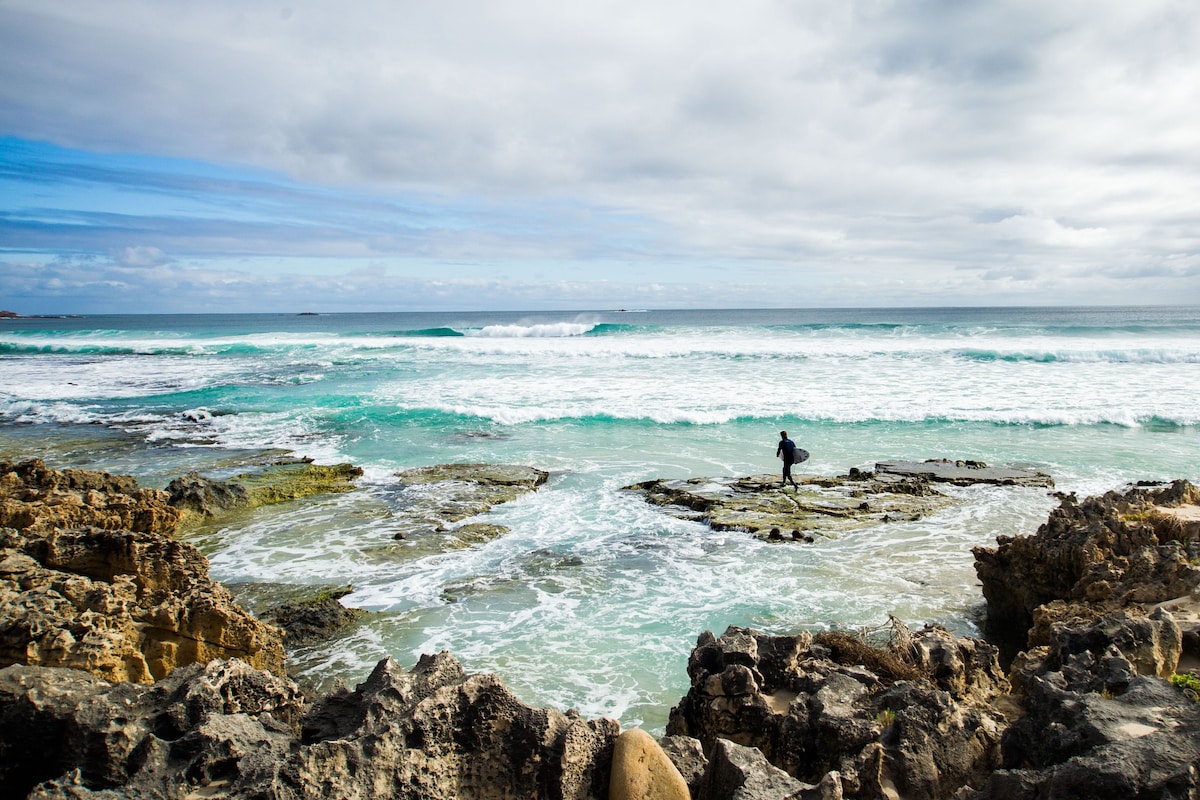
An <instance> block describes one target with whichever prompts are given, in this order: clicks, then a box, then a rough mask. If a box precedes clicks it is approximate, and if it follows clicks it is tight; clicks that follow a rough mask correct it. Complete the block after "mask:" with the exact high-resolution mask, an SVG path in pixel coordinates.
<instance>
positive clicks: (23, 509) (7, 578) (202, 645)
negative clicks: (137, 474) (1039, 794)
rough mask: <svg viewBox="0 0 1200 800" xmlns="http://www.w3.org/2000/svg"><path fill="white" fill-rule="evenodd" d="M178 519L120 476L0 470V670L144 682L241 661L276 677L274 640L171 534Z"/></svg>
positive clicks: (40, 468) (2, 466) (279, 662)
mask: <svg viewBox="0 0 1200 800" xmlns="http://www.w3.org/2000/svg"><path fill="white" fill-rule="evenodd" d="M179 518H180V516H179V512H178V511H177V510H176V509H174V508H172V507H170V506H168V505H167V504H166V493H165V492H161V491H158V490H153V489H141V488H139V487H138V486H137V483H136V481H134V480H133V479H132V478H129V477H127V476H112V475H109V474H107V473H101V472H90V471H87V470H63V471H58V470H52V469H49V468H47V467H46V465H45V464H44V463H43V462H42V461H40V460H38V459H31V460H28V461H23V462H20V463H17V464H14V463H11V462H3V463H0V665H3V666H7V665H9V664H15V663H19V664H40V665H44V666H65V667H74V668H77V669H82V670H86V671H88V672H91V673H93V674H95V675H98V676H100V677H102V678H105V679H107V680H128V681H133V682H138V683H150V682H152V681H154V680H156V679H159V678H162V677H165V676H166V675H168V674H169V673H170V672H171V671H172V670H173V669H175V668H176V667H179V666H183V665H186V664H189V663H192V662H194V661H209V660H212V659H214V658H232V657H238V658H243V659H245V660H246V661H248V662H249V663H251V664H252V665H253V666H255V667H256V668H261V669H267V670H270V671H272V672H275V673H277V674H282V673H283V669H284V655H283V646H282V644H281V641H280V636H279V632H278V631H277V630H276V629H275V628H272V627H271V626H269V625H266V624H265V623H263V622H260V621H259V620H257V619H255V618H254V617H253V616H252V615H251V614H249V613H248V612H246V611H245V610H243V609H242V608H241V607H240V606H238V605H237V604H236V603H235V602H234V601H233V598H232V596H231V595H230V594H229V592H228V590H226V589H225V587H223V586H221V585H220V584H218V583H216V582H215V581H213V580H211V579H210V578H209V576H208V559H206V558H205V557H204V555H203V554H202V553H200V551H199V550H197V549H196V548H195V547H193V546H191V545H189V544H187V543H184V542H180V541H177V540H175V539H173V538H170V536H171V534H173V533H174V531H175V528H176V526H177V525H178V523H179Z"/></svg>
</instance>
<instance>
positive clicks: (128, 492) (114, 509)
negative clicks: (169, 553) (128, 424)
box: [0, 458, 180, 536]
mask: <svg viewBox="0 0 1200 800" xmlns="http://www.w3.org/2000/svg"><path fill="white" fill-rule="evenodd" d="M179 519H180V512H179V511H178V510H177V509H175V508H172V507H171V506H170V505H168V503H167V494H166V493H164V492H162V491H160V490H158V489H143V488H141V487H139V486H138V484H137V481H136V480H135V479H133V478H132V477H130V476H128V475H110V474H108V473H107V472H96V471H93V470H83V469H65V470H56V469H50V468H49V467H47V466H46V463H45V462H44V461H42V460H41V459H40V458H34V459H29V460H26V461H21V462H15V463H14V462H11V461H0V528H4V527H7V528H16V529H18V530H31V529H32V530H42V531H45V530H52V529H54V528H77V527H93V528H104V529H106V530H128V531H137V532H141V533H154V534H159V535H162V536H171V535H173V534H174V533H175V530H176V528H177V527H178V525H179Z"/></svg>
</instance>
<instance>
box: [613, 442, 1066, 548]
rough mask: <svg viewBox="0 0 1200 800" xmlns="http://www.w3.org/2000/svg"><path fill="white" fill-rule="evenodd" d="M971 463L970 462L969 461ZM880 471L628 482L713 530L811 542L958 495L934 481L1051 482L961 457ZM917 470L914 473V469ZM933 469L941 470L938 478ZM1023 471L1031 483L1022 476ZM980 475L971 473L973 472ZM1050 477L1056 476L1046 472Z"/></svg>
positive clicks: (903, 516)
mask: <svg viewBox="0 0 1200 800" xmlns="http://www.w3.org/2000/svg"><path fill="white" fill-rule="evenodd" d="M964 463H965V462H964ZM880 467H886V468H884V469H878V470H877V471H876V472H864V471H861V470H857V469H853V470H851V471H850V472H849V473H848V474H846V475H840V476H837V477H832V478H825V477H802V478H800V479H799V480H798V482H799V484H800V486H799V488H792V487H787V488H783V487H780V485H779V476H778V475H774V474H772V475H751V476H747V477H741V478H733V477H717V478H689V479H685V480H664V479H657V480H651V481H645V482H642V483H637V484H634V485H632V486H627V487H625V488H626V489H628V490H630V491H635V492H639V493H641V494H642V495H643V496H644V497H645V498H646V500H647V501H648V502H650V503H654V504H655V505H659V506H662V507H663V509H664V510H665V511H666V512H667V513H669V514H671V515H672V516H675V517H679V518H681V519H688V520H694V521H697V522H703V523H705V524H707V525H708V526H709V527H711V528H713V529H714V530H737V531H746V532H749V533H753V534H755V535H756V536H760V537H763V538H768V539H783V540H791V541H802V542H811V541H813V540H814V537H815V536H826V537H836V536H837V535H838V534H839V533H844V532H848V531H856V530H863V529H866V528H871V527H875V526H877V525H882V524H885V523H889V522H902V521H913V520H917V519H920V518H921V517H923V516H925V515H927V514H929V513H931V512H933V511H936V510H938V509H941V508H945V507H947V506H949V505H952V504H954V503H955V502H957V501H956V500H955V499H954V498H952V497H950V496H949V495H946V494H944V493H943V492H940V491H938V490H937V488H935V486H934V481H935V480H936V481H938V482H947V483H954V484H958V485H963V484H964V483H982V484H999V485H1005V486H1012V485H1020V486H1030V485H1032V486H1046V485H1052V483H1049V484H1048V483H1042V482H1038V480H1039V479H1037V478H1036V477H1035V476H1038V475H1040V473H1034V472H1032V471H1027V470H1015V469H1012V468H993V467H987V466H986V465H984V466H979V467H968V466H965V465H964V466H962V467H959V466H956V462H953V461H949V462H940V461H938V462H909V461H895V462H886V463H885V464H881V465H880ZM910 471H911V474H910ZM925 471H930V472H932V473H933V474H936V475H940V476H942V477H941V478H932V477H928V476H926V475H925V474H924V472H925ZM1019 476H1021V477H1023V478H1024V479H1025V480H1028V481H1029V482H1028V483H1025V482H1020V483H1018V482H1017V478H1018V477H1019ZM971 477H974V478H978V480H974V481H968V480H967V479H968V478H971ZM1042 477H1044V478H1045V480H1046V481H1049V476H1042Z"/></svg>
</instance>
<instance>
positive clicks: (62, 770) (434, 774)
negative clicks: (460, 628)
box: [0, 653, 618, 800]
mask: <svg viewBox="0 0 1200 800" xmlns="http://www.w3.org/2000/svg"><path fill="white" fill-rule="evenodd" d="M0 726H2V728H3V730H4V732H5V735H4V736H3V737H2V738H0V785H4V786H5V787H7V788H8V789H9V790H10V791H12V792H13V795H14V796H17V797H24V796H26V794H29V796H30V797H37V798H42V800H50V798H84V797H102V796H105V795H104V794H103V790H106V789H113V790H116V791H119V793H120V796H123V797H128V796H137V797H163V798H181V799H182V798H187V797H202V796H221V797H246V798H248V797H281V798H311V800H326V799H327V798H333V797H337V798H364V800H365V798H395V799H396V800H403V799H406V798H413V800H416V799H417V798H421V799H422V800H424V799H425V798H433V797H438V798H479V800H492V799H495V800H500V799H501V798H512V799H513V800H516V799H517V798H522V799H525V798H563V800H583V799H584V798H604V797H607V794H608V777H609V773H608V768H609V764H610V763H611V760H612V751H613V743H614V741H615V739H616V737H617V732H618V727H617V723H616V722H614V721H612V720H607V719H599V720H592V721H587V720H584V719H582V718H580V717H579V716H577V715H574V714H562V713H559V712H557V711H554V710H552V709H533V708H529V707H528V706H525V705H523V704H521V703H520V702H519V701H518V700H517V699H516V698H514V697H513V696H512V694H511V693H509V691H508V690H507V689H506V688H505V687H504V686H503V684H501V683H500V681H499V680H498V679H497V678H496V677H495V676H492V675H466V674H464V673H463V670H462V667H461V665H460V664H459V663H458V662H457V661H455V660H454V659H453V658H452V657H450V656H449V655H448V654H446V653H442V654H440V655H437V656H425V657H423V658H422V659H421V660H420V662H419V663H418V664H417V665H416V666H415V667H414V668H413V670H412V671H411V672H408V671H405V670H403V669H401V668H400V667H399V666H398V665H397V664H396V663H395V662H394V661H391V660H390V659H385V660H384V661H381V662H380V663H379V664H378V665H377V666H376V668H375V670H374V672H372V673H371V675H370V677H369V678H368V679H367V680H366V681H365V682H363V683H362V684H361V685H359V686H358V687H357V688H356V689H355V690H354V691H352V692H351V691H347V690H341V691H338V692H334V693H332V694H330V695H327V696H326V697H324V698H322V699H321V700H319V701H318V702H316V703H314V704H313V705H312V706H311V707H308V708H306V707H305V706H304V705H303V704H302V701H301V697H300V694H299V692H298V690H297V689H296V686H295V685H294V684H293V683H292V682H291V681H288V680H286V679H282V678H278V677H276V676H272V675H271V674H270V673H266V672H262V671H258V670H253V669H250V668H249V667H248V666H247V665H245V664H244V663H241V662H239V661H230V662H220V661H218V662H212V663H210V664H208V665H207V666H203V667H202V666H200V665H193V666H190V667H186V668H183V669H179V670H176V671H175V672H174V673H173V674H172V675H171V676H170V677H168V678H167V679H165V680H163V681H160V682H159V683H157V684H155V685H153V686H139V685H135V684H129V683H121V684H108V683H105V682H103V681H100V680H98V679H96V678H94V677H92V676H89V675H85V674H83V673H80V672H77V671H72V670H59V669H47V668H41V667H27V666H21V665H18V666H11V667H8V668H6V669H4V670H0Z"/></svg>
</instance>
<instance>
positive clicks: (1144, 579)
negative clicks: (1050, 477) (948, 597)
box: [973, 481, 1200, 660]
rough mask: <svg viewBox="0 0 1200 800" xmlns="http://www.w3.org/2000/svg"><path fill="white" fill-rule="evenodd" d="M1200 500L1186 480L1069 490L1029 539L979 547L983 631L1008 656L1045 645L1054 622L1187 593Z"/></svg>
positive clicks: (1199, 553)
mask: <svg viewBox="0 0 1200 800" xmlns="http://www.w3.org/2000/svg"><path fill="white" fill-rule="evenodd" d="M1198 505H1200V489H1197V488H1196V487H1195V486H1193V485H1192V484H1190V483H1188V482H1187V481H1176V482H1174V483H1173V484H1172V485H1171V486H1170V487H1168V488H1165V489H1150V488H1136V489H1131V490H1130V491H1128V492H1127V493H1126V494H1124V495H1122V494H1119V493H1117V492H1109V493H1107V494H1105V495H1104V496H1103V497H1094V498H1089V499H1087V500H1084V501H1082V502H1078V501H1076V499H1075V498H1074V497H1073V496H1069V497H1066V498H1064V499H1063V501H1062V503H1061V505H1060V506H1059V507H1058V508H1057V509H1055V510H1054V511H1053V512H1051V514H1050V518H1049V519H1048V520H1047V521H1046V523H1045V524H1043V525H1042V526H1041V527H1040V528H1038V531H1037V533H1036V534H1034V535H1033V536H1015V537H1013V536H1001V537H998V538H997V543H998V545H997V547H994V548H985V547H977V548H975V549H974V551H973V552H974V554H975V571H976V573H977V574H978V575H979V579H980V581H981V582H982V584H983V595H984V598H985V599H986V600H987V608H988V610H987V632H988V635H989V637H990V638H993V639H994V640H995V641H997V642H998V643H1000V644H1001V649H1002V651H1003V652H1004V655H1005V660H1008V659H1010V658H1011V657H1012V656H1013V655H1015V653H1016V652H1017V651H1018V650H1021V649H1023V648H1025V647H1028V646H1036V645H1038V644H1045V643H1046V641H1047V631H1048V625H1049V623H1050V622H1052V621H1054V620H1056V619H1070V618H1072V617H1079V618H1085V619H1086V618H1088V617H1091V618H1095V617H1096V616H1097V615H1102V614H1105V613H1109V612H1113V611H1117V610H1119V609H1121V608H1125V607H1128V606H1133V605H1152V604H1157V603H1162V602H1164V601H1169V600H1173V599H1175V598H1180V597H1184V596H1187V595H1189V594H1190V593H1191V592H1192V591H1193V590H1194V589H1195V588H1196V586H1197V585H1198V584H1200V516H1197V512H1198V511H1200V508H1197V506H1198ZM1054 601H1062V605H1060V606H1057V607H1053V608H1047V609H1044V610H1042V611H1041V612H1040V613H1041V615H1042V617H1043V619H1041V620H1035V613H1039V612H1038V609H1039V607H1041V606H1046V605H1048V604H1050V603H1053V602H1054ZM1035 621H1037V622H1038V623H1039V624H1038V626H1037V627H1036V629H1035V628H1034V623H1035ZM1031 629H1034V636H1033V638H1032V639H1031V637H1030V631H1031Z"/></svg>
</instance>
